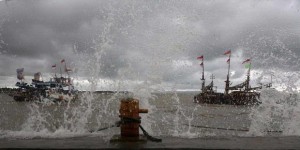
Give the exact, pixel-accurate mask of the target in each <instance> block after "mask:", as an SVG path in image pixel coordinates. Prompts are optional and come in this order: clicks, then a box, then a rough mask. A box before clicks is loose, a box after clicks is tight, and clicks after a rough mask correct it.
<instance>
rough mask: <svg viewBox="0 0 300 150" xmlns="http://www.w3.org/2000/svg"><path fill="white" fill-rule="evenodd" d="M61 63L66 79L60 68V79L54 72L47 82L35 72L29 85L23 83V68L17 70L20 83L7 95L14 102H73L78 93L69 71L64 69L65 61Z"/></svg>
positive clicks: (53, 67) (54, 66) (54, 67)
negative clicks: (66, 75)
mask: <svg viewBox="0 0 300 150" xmlns="http://www.w3.org/2000/svg"><path fill="white" fill-rule="evenodd" d="M61 63H64V64H65V72H67V74H68V77H64V76H63V75H62V71H61V68H60V72H61V76H60V77H57V75H56V72H55V75H54V77H52V78H50V80H49V81H43V80H41V76H42V74H41V73H40V72H37V73H35V74H34V78H33V79H32V83H31V84H28V83H26V82H25V81H24V68H19V69H17V78H18V79H19V80H20V81H19V82H17V83H16V84H15V86H17V88H16V89H15V90H13V91H12V92H11V93H10V94H9V95H10V96H12V97H13V99H14V100H15V101H43V100H44V99H49V100H52V101H54V102H57V101H73V100H75V99H76V98H77V96H78V94H77V93H78V91H77V90H76V89H75V88H74V86H73V84H72V79H71V78H70V76H69V72H70V71H71V69H69V68H67V67H66V63H65V60H62V61H61ZM52 69H56V65H53V66H52Z"/></svg>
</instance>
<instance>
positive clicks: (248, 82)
mask: <svg viewBox="0 0 300 150" xmlns="http://www.w3.org/2000/svg"><path fill="white" fill-rule="evenodd" d="M250 71H251V62H250V64H249V68H248V72H247V80H246V87H245V88H246V89H245V90H246V91H249V84H250Z"/></svg>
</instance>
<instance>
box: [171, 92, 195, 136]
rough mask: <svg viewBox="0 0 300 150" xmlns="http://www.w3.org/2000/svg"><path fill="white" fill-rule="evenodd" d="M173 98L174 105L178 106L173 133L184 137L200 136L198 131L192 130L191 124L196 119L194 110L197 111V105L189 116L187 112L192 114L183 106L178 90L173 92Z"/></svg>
mask: <svg viewBox="0 0 300 150" xmlns="http://www.w3.org/2000/svg"><path fill="white" fill-rule="evenodd" d="M171 99H172V100H174V104H173V105H174V106H175V107H176V112H175V116H174V120H173V123H174V129H173V131H172V132H173V133H172V134H171V135H172V136H175V137H184V138H195V137H198V133H193V132H191V125H192V121H193V119H194V112H195V111H197V106H196V107H194V109H193V110H192V113H191V115H190V116H189V115H187V114H190V111H189V110H184V109H183V106H182V105H181V103H180V99H179V97H178V95H177V93H176V92H174V93H173V96H172V98H171ZM186 127H187V128H186Z"/></svg>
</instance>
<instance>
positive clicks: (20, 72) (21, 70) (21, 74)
mask: <svg viewBox="0 0 300 150" xmlns="http://www.w3.org/2000/svg"><path fill="white" fill-rule="evenodd" d="M17 78H18V79H19V80H23V79H24V68H19V69H17Z"/></svg>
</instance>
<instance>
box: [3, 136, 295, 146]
mask: <svg viewBox="0 0 300 150" xmlns="http://www.w3.org/2000/svg"><path fill="white" fill-rule="evenodd" d="M0 149H300V137H299V136H288V137H202V138H195V139H188V138H176V137H162V142H161V143H156V142H151V141H147V142H108V141H105V140H103V139H102V138H100V137H76V138H62V139H59V138H55V139H45V138H36V139H0Z"/></svg>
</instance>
